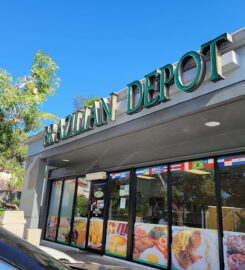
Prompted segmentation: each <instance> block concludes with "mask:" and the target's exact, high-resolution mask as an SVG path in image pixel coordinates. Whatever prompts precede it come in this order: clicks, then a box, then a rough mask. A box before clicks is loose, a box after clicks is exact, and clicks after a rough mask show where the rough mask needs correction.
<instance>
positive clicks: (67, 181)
mask: <svg viewBox="0 0 245 270" xmlns="http://www.w3.org/2000/svg"><path fill="white" fill-rule="evenodd" d="M75 182H76V180H75V179H69V180H65V183H66V184H74V183H75Z"/></svg>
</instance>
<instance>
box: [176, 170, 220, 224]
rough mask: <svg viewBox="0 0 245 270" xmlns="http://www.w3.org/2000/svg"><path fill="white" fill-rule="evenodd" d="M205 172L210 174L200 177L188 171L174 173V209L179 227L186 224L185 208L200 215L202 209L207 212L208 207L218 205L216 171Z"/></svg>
mask: <svg viewBox="0 0 245 270" xmlns="http://www.w3.org/2000/svg"><path fill="white" fill-rule="evenodd" d="M205 171H206V172H207V173H208V174H204V175H200V174H194V173H189V172H188V171H187V172H186V171H181V172H174V173H173V176H172V185H173V186H172V197H173V201H172V208H173V211H174V212H175V213H176V221H177V223H178V225H179V226H183V224H184V221H183V215H184V208H187V209H188V210H190V211H191V212H196V213H200V212H201V210H202V209H204V210H205V209H207V207H208V206H213V205H215V204H216V201H215V183H214V171H213V169H205ZM195 218H196V217H195ZM195 218H194V217H193V218H192V219H193V220H194V219H195ZM193 222H194V221H193Z"/></svg>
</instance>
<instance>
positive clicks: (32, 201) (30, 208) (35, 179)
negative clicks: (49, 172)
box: [20, 156, 46, 229]
mask: <svg viewBox="0 0 245 270" xmlns="http://www.w3.org/2000/svg"><path fill="white" fill-rule="evenodd" d="M45 166H46V161H45V160H42V159H40V157H39V156H34V157H28V158H27V161H26V168H25V177H24V184H23V190H22V194H21V199H20V210H22V211H24V215H25V219H26V227H25V228H26V229H36V228H38V223H39V216H40V205H41V199H42V192H43V181H44V177H45Z"/></svg>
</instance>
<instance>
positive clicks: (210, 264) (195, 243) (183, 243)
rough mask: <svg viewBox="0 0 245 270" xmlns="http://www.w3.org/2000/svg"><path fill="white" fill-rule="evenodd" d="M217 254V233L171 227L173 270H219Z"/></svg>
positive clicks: (206, 230)
mask: <svg viewBox="0 0 245 270" xmlns="http://www.w3.org/2000/svg"><path fill="white" fill-rule="evenodd" d="M218 252H219V248H218V236H217V231H215V230H208V229H196V228H195V229H194V228H187V227H175V226H174V227H173V240H172V266H173V269H178V270H186V269H187V270H196V269H198V270H213V269H219V253H218Z"/></svg>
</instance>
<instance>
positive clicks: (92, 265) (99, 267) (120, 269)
mask: <svg viewBox="0 0 245 270" xmlns="http://www.w3.org/2000/svg"><path fill="white" fill-rule="evenodd" d="M40 246H45V247H49V248H52V249H54V251H53V253H54V254H53V256H54V257H55V258H56V259H57V256H55V251H56V250H58V251H61V252H63V253H65V254H66V255H68V256H70V257H71V258H72V259H74V260H76V261H77V267H81V268H83V269H86V270H107V269H108V270H142V269H148V270H150V269H154V270H155V268H152V267H148V266H144V265H138V264H136V263H132V262H127V261H124V260H120V259H116V258H112V257H109V256H106V255H104V256H101V255H98V254H95V253H92V252H87V251H83V250H79V249H78V248H74V247H70V246H65V245H61V244H57V243H53V242H50V241H45V240H41V243H40ZM49 253H50V252H49ZM50 255H52V253H50Z"/></svg>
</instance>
